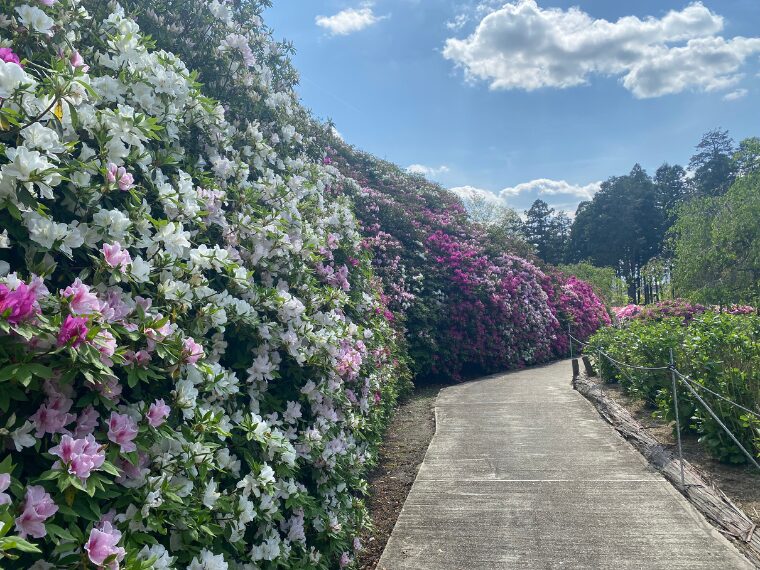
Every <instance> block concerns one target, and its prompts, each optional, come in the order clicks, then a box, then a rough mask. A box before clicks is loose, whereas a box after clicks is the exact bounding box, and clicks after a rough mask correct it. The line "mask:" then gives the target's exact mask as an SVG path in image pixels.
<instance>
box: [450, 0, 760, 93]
mask: <svg viewBox="0 0 760 570" xmlns="http://www.w3.org/2000/svg"><path fill="white" fill-rule="evenodd" d="M723 25H724V22H723V17H722V16H720V15H718V14H716V13H714V12H712V11H710V10H709V9H708V8H707V7H705V6H704V5H703V4H702V3H701V2H695V3H693V4H690V5H688V6H687V7H685V8H684V9H682V10H680V11H675V10H672V11H670V12H668V13H667V14H665V15H664V16H662V17H661V18H654V17H648V18H644V19H641V18H638V17H636V16H626V17H623V18H620V19H619V20H617V21H615V22H611V21H608V20H604V19H595V18H593V17H591V16H590V15H589V14H587V13H586V12H583V11H582V10H581V9H579V8H570V9H568V10H562V9H559V8H547V9H544V8H541V7H540V6H539V5H538V4H537V3H536V1H535V0H516V1H514V2H511V3H507V4H504V5H502V6H500V7H492V8H490V9H489V11H488V13H487V14H486V15H485V16H483V17H482V19H481V20H480V22H479V23H478V25H477V27H476V29H475V31H474V32H473V33H472V34H471V35H470V36H469V37H466V38H464V39H458V38H449V39H447V40H446V43H445V46H444V49H443V55H444V57H445V58H447V59H449V60H451V61H453V62H454V63H455V64H456V65H457V66H458V67H461V68H462V69H463V70H464V72H465V76H466V78H467V79H468V80H470V81H477V80H483V81H487V82H488V83H489V84H490V87H491V89H525V90H528V91H531V90H534V89H539V88H542V87H554V88H567V87H573V86H576V85H583V84H586V83H588V81H589V78H590V76H592V75H604V76H613V77H619V78H620V81H621V83H622V84H623V86H625V88H626V89H628V90H629V91H631V92H632V93H633V95H634V96H635V97H637V98H647V97H658V96H661V95H666V94H670V93H679V92H681V91H684V90H685V89H700V90H705V91H713V90H720V89H728V88H730V87H732V86H734V85H736V83H737V82H738V81H739V80H741V78H742V74H741V72H740V70H741V67H742V66H743V65H744V63H745V60H747V59H748V58H749V57H750V56H752V55H753V54H755V53H758V52H760V38H745V37H740V36H739V37H734V38H728V39H726V38H724V37H721V36H720V35H718V34H719V32H721V30H722V29H723Z"/></svg>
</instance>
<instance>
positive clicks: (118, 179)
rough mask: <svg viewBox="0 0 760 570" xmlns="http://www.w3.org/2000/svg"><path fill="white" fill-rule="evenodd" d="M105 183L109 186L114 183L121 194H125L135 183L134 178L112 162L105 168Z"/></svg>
mask: <svg viewBox="0 0 760 570" xmlns="http://www.w3.org/2000/svg"><path fill="white" fill-rule="evenodd" d="M106 181H107V182H108V183H109V184H113V183H114V182H115V183H116V185H117V186H118V187H119V190H121V191H122V192H126V191H127V190H129V189H130V188H132V186H134V183H135V179H134V177H133V176H132V175H131V174H130V173H129V172H127V169H126V168H124V167H123V166H117V165H116V164H114V163H113V162H110V163H108V167H107V168H106Z"/></svg>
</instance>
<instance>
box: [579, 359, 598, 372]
mask: <svg viewBox="0 0 760 570" xmlns="http://www.w3.org/2000/svg"><path fill="white" fill-rule="evenodd" d="M582 358H583V367H584V368H585V369H586V374H588V375H589V376H596V370H594V367H593V365H592V364H591V360H589V357H588V356H583V357H582Z"/></svg>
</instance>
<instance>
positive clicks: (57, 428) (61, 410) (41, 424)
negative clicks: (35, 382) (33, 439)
mask: <svg viewBox="0 0 760 570" xmlns="http://www.w3.org/2000/svg"><path fill="white" fill-rule="evenodd" d="M73 403H74V402H73V401H72V400H71V399H70V398H67V397H65V396H63V395H61V394H58V395H56V396H54V397H51V398H50V399H48V401H47V403H46V404H42V405H41V406H40V407H39V408H38V409H37V411H36V412H35V413H34V415H33V416H31V417H30V418H29V419H30V420H31V421H32V423H34V426H35V428H36V429H37V432H36V436H37V437H42V436H43V435H45V434H46V433H61V432H63V431H66V430H64V429H63V428H64V426H66V425H68V424H70V423H71V422H73V421H74V420H75V419H76V416H75V415H74V414H70V413H68V412H69V410H70V409H71V406H72V404H73Z"/></svg>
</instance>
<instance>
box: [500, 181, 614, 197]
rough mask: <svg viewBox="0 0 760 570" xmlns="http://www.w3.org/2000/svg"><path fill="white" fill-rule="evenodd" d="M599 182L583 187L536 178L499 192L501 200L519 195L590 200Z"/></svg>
mask: <svg viewBox="0 0 760 570" xmlns="http://www.w3.org/2000/svg"><path fill="white" fill-rule="evenodd" d="M600 187H601V182H591V183H590V184H586V185H585V186H580V185H578V184H570V183H569V182H565V181H564V180H551V179H549V178H538V179H536V180H531V181H530V182H523V183H522V184H518V185H517V186H512V187H511V188H504V189H503V190H502V191H501V192H499V196H500V197H501V198H502V199H503V200H508V199H509V198H514V197H515V196H520V195H530V196H557V195H563V196H573V197H577V198H581V199H582V200H591V198H593V197H594V194H596V193H597V192H598V191H599V188H600Z"/></svg>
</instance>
